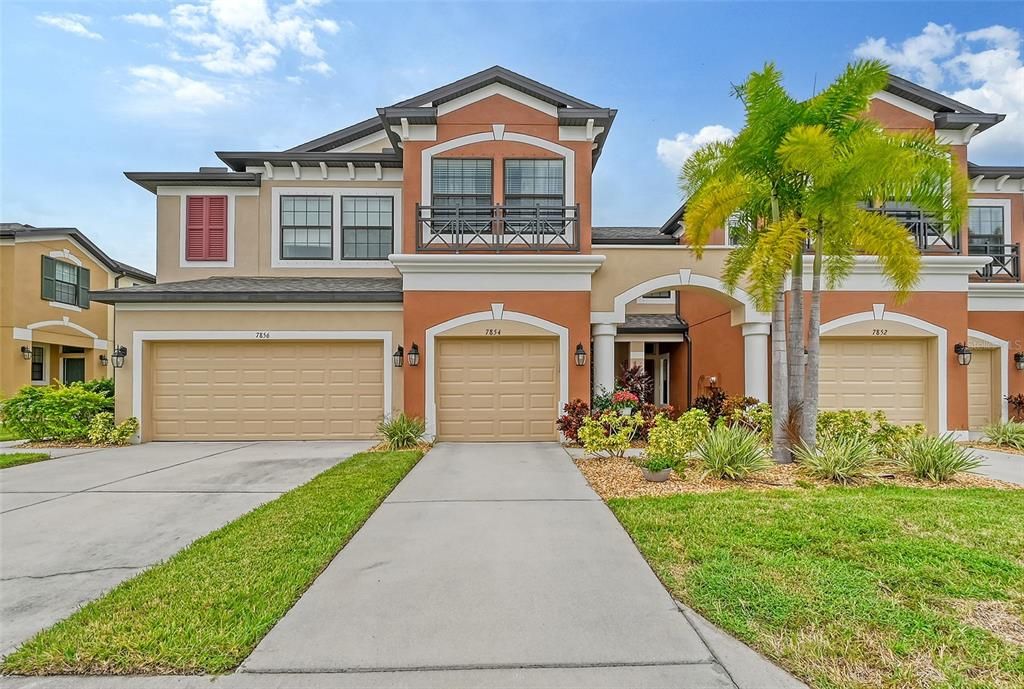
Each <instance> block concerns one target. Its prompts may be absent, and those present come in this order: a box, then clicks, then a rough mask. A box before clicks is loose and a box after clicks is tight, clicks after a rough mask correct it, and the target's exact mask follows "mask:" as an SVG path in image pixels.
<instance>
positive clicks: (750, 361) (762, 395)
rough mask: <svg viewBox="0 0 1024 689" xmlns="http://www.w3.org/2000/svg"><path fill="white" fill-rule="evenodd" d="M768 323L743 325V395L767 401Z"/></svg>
mask: <svg viewBox="0 0 1024 689" xmlns="http://www.w3.org/2000/svg"><path fill="white" fill-rule="evenodd" d="M771 331H772V328H771V325H770V324H768V323H744V324H743V394H745V395H747V396H748V397H756V398H757V399H759V400H761V401H762V402H766V401H768V336H769V335H770V334H771Z"/></svg>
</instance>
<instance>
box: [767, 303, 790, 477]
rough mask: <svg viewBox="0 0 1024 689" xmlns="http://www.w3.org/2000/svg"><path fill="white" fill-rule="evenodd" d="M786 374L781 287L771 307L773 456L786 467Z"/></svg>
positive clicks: (787, 405) (787, 460) (787, 456)
mask: <svg viewBox="0 0 1024 689" xmlns="http://www.w3.org/2000/svg"><path fill="white" fill-rule="evenodd" d="M788 377H789V376H788V375H787V371H786V290H785V289H784V287H783V285H781V284H780V285H779V286H778V288H777V289H776V290H775V302H774V303H773V304H772V456H773V457H774V458H775V461H776V462H778V463H780V464H785V463H787V462H791V461H792V459H793V458H792V456H791V455H790V454H789V434H788V433H787V427H788V425H789V387H788V385H787V384H786V383H787V379H788Z"/></svg>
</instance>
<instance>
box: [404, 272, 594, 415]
mask: <svg viewBox="0 0 1024 689" xmlns="http://www.w3.org/2000/svg"><path fill="white" fill-rule="evenodd" d="M496 303H501V304H504V305H505V307H504V308H505V312H506V313H507V312H509V311H516V312H519V313H525V314H529V315H531V316H536V317H537V318H543V319H544V320H546V321H550V322H552V323H556V324H558V325H561V326H564V327H566V328H568V329H569V355H570V357H571V356H572V352H573V351H574V350H575V349H576V344H577V343H583V346H584V347H586V349H587V351H588V352H589V351H590V349H591V348H590V344H589V343H590V293H589V292H557V293H552V292H483V291H481V292H406V293H405V304H404V309H403V310H404V316H405V327H404V331H405V342H404V344H405V347H406V351H408V349H409V347H410V346H412V344H413V343H414V342H415V343H417V344H419V346H420V351H421V352H425V348H426V347H427V346H428V345H427V344H426V330H427V328H430V327H433V326H435V325H438V324H439V323H444V322H445V321H448V320H451V319H452V318H456V317H458V316H463V315H466V314H470V313H477V312H484V313H490V311H491V304H496ZM559 366H563V367H567V368H568V371H569V399H570V400H571V399H575V398H577V397H579V398H580V399H585V400H589V399H590V366H589V365H588V366H576V365H575V364H574V363H573V362H572V361H571V360H570V361H560V362H559ZM425 374H426V367H425V366H424V365H423V364H422V363H421V364H420V365H419V366H417V367H406V368H405V373H404V376H405V411H406V413H408V414H412V415H415V416H420V417H422V416H423V415H424V404H425V399H424V398H425V394H426V392H425V377H424V376H425Z"/></svg>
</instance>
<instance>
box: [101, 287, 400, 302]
mask: <svg viewBox="0 0 1024 689" xmlns="http://www.w3.org/2000/svg"><path fill="white" fill-rule="evenodd" d="M89 296H90V298H91V299H93V300H94V301H98V302H101V303H104V304H159V303H168V302H172V303H179V302H180V303H188V304H195V303H204V302H206V303H211V302H212V303H232V304H234V303H248V304H328V303H330V304H335V303H401V301H402V293H401V292H267V293H263V292H256V293H254V292H216V291H211V292H191V293H183V292H158V291H147V292H130V291H128V290H127V289H124V290H118V289H114V290H102V291H97V292H92V293H90V295H89Z"/></svg>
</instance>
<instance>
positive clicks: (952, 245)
mask: <svg viewBox="0 0 1024 689" xmlns="http://www.w3.org/2000/svg"><path fill="white" fill-rule="evenodd" d="M872 210H874V212H876V213H882V214H884V215H887V216H889V217H890V218H893V219H894V220H898V221H899V222H901V223H903V224H904V225H905V226H906V228H907V231H908V232H910V235H911V236H912V237H913V238H914V243H915V244H917V248H918V250H919V251H922V252H925V251H928V252H939V253H953V254H959V253H960V230H959V228H954V227H951V226H950V224H949V223H948V222H945V221H943V220H941V219H938V218H935V217H933V216H930V215H927V214H926V213H924V212H923V211H919V210H905V209H897V208H875V209H872Z"/></svg>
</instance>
